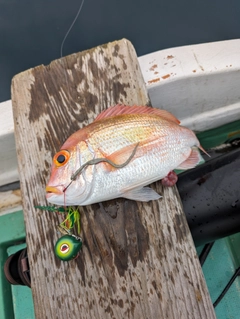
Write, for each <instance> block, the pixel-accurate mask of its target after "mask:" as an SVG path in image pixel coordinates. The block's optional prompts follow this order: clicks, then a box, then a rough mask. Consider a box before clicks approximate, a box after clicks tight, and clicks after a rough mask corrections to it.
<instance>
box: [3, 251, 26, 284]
mask: <svg viewBox="0 0 240 319" xmlns="http://www.w3.org/2000/svg"><path fill="white" fill-rule="evenodd" d="M4 274H5V277H6V279H7V280H8V282H10V284H12V285H22V286H28V287H31V277H30V269H29V263H28V256H27V248H25V249H22V250H19V251H17V252H16V253H15V254H13V255H11V256H9V257H8V258H7V260H6V262H5V264H4Z"/></svg>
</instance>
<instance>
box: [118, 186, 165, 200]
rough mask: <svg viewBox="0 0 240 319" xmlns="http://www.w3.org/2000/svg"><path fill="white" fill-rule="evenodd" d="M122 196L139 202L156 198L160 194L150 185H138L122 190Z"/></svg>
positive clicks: (159, 196)
mask: <svg viewBox="0 0 240 319" xmlns="http://www.w3.org/2000/svg"><path fill="white" fill-rule="evenodd" d="M122 197H124V198H128V199H132V200H136V201H139V202H149V201H150V200H157V199H159V198H161V197H162V196H161V195H159V194H158V193H157V192H155V191H154V190H153V189H152V188H151V187H138V188H133V189H130V190H128V191H125V192H123V193H122Z"/></svg>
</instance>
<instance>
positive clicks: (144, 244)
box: [12, 39, 215, 319]
mask: <svg viewBox="0 0 240 319" xmlns="http://www.w3.org/2000/svg"><path fill="white" fill-rule="evenodd" d="M158 80H160V78H159V79H158ZM12 103H13V112H14V121H15V133H16V148H17V154H18V161H19V171H20V180H21V191H22V196H23V208H24V218H25V223H26V233H27V244H28V252H29V261H30V267H31V279H32V292H33V298H34V304H35V315H36V319H40V318H41V319H42V318H58V319H63V318H64V319H65V318H104V319H110V318H111V319H112V318H118V319H120V318H125V317H126V318H143V319H144V318H149V319H151V318H154V319H155V318H173V319H187V318H189V319H192V318H203V319H204V318H206V319H212V318H215V315H214V310H213V307H212V304H211V300H210V298H209V295H208V292H207V288H206V284H205V281H204V278H203V275H202V273H201V267H200V265H199V262H198V259H197V256H196V251H195V248H194V245H193V242H192V238H191V235H190V232H189V229H188V226H187V222H186V219H185V216H184V213H183V211H182V207H181V203H180V199H179V196H178V192H177V190H176V188H175V187H174V188H162V186H161V183H155V184H153V185H152V187H154V188H155V190H156V191H157V192H159V193H161V194H162V195H163V198H162V200H159V201H152V202H149V203H140V202H134V201H130V200H126V199H117V200H112V201H109V202H104V203H99V204H94V205H91V206H85V207H80V209H79V210H80V214H81V225H82V234H81V235H82V238H83V249H82V251H81V254H80V256H79V258H77V259H76V260H73V261H70V262H62V261H60V260H59V259H57V258H56V257H55V256H54V253H53V249H54V243H55V242H56V240H57V238H58V237H59V235H58V234H57V231H56V225H57V224H58V223H59V222H60V221H61V216H59V215H57V214H54V213H50V212H42V211H39V210H37V209H36V208H35V206H36V205H42V206H45V205H47V203H46V199H45V185H46V182H47V180H48V178H49V174H50V166H51V159H52V156H53V154H54V153H55V152H56V151H57V150H58V149H59V148H60V146H61V145H62V144H63V142H64V141H65V140H66V139H67V138H68V137H69V136H70V134H72V133H73V132H75V131H76V130H77V129H79V128H81V127H83V126H85V125H87V124H88V123H90V122H92V121H93V119H94V118H95V117H96V115H97V114H99V112H101V111H102V110H104V109H106V108H107V107H109V106H110V105H114V104H117V103H124V104H128V105H150V101H149V98H148V95H147V89H146V87H145V85H144V80H143V78H142V74H141V72H140V68H139V67H138V62H137V56H136V53H135V50H134V48H133V46H132V45H131V43H130V42H129V41H127V40H125V39H123V40H121V41H116V42H113V43H109V44H106V45H103V46H99V47H97V48H93V49H91V50H88V51H85V52H81V53H77V54H73V55H70V56H67V57H64V58H62V59H60V60H56V61H53V62H52V63H51V64H50V65H49V66H39V67H36V68H34V69H30V70H28V71H26V72H23V73H20V74H19V75H17V76H15V77H14V79H13V82H12ZM196 291H199V294H198V293H197V294H196ZM200 295H201V296H202V300H199V299H200V298H199V296H200Z"/></svg>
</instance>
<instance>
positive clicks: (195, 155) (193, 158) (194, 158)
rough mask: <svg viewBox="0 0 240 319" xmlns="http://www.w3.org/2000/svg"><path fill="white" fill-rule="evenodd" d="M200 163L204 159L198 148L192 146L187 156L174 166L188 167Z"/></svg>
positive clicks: (179, 167)
mask: <svg viewBox="0 0 240 319" xmlns="http://www.w3.org/2000/svg"><path fill="white" fill-rule="evenodd" d="M202 163H204V159H203V158H202V155H201V154H200V152H199V149H198V148H197V147H193V148H192V151H191V153H190V155H189V157H188V158H187V159H186V160H185V161H184V162H182V163H181V164H180V165H179V166H178V167H176V169H183V170H184V169H190V168H194V167H195V166H197V165H198V164H202Z"/></svg>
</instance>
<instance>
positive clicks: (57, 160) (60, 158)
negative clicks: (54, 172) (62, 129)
mask: <svg viewBox="0 0 240 319" xmlns="http://www.w3.org/2000/svg"><path fill="white" fill-rule="evenodd" d="M69 158H70V153H69V152H68V151H65V150H62V151H60V152H58V153H57V154H55V155H54V157H53V162H54V164H55V165H56V166H58V167H59V166H63V165H64V164H66V163H67V162H68V160H69Z"/></svg>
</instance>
